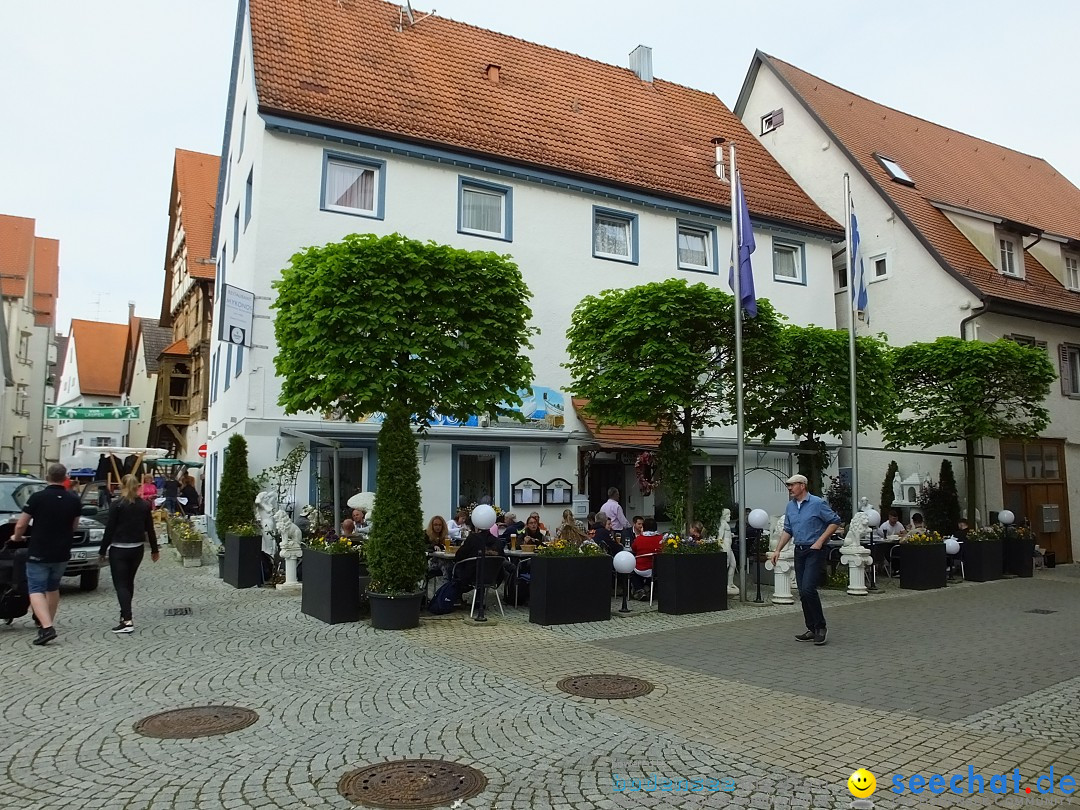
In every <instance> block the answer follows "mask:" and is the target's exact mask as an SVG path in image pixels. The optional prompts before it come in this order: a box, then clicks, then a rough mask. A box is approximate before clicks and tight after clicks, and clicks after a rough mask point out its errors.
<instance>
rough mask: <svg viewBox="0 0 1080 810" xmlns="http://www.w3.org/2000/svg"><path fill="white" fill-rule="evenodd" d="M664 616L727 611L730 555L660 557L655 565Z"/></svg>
mask: <svg viewBox="0 0 1080 810" xmlns="http://www.w3.org/2000/svg"><path fill="white" fill-rule="evenodd" d="M653 568H654V569H655V572H656V584H655V588H656V594H657V601H658V603H659V608H658V609H659V611H660V612H661V613H708V612H709V611H713V610H727V554H725V553H724V552H723V551H721V552H718V553H716V554H658V555H657V556H656V559H655V560H654V562H653Z"/></svg>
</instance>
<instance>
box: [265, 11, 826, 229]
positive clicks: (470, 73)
mask: <svg viewBox="0 0 1080 810" xmlns="http://www.w3.org/2000/svg"><path fill="white" fill-rule="evenodd" d="M249 7H250V14H251V29H252V41H253V49H254V64H255V76H256V84H257V89H258V94H259V110H260V112H261V113H262V114H267V115H268V114H278V115H283V116H286V117H291V118H296V119H304V120H308V121H315V122H322V123H328V124H331V125H336V126H340V127H343V128H346V129H350V130H353V131H357V132H366V133H373V134H384V135H390V136H392V137H395V138H399V139H402V138H403V139H406V140H409V141H413V142H416V143H420V144H432V145H440V146H445V147H449V148H451V149H453V150H455V151H458V152H461V153H471V154H478V155H485V156H491V157H494V158H497V159H501V160H504V161H507V162H510V163H514V164H517V165H521V166H526V167H537V168H540V169H546V170H552V171H556V172H558V173H560V174H563V175H568V176H573V177H579V178H585V179H592V180H595V181H599V182H602V183H606V184H611V185H616V186H621V187H625V188H628V189H633V190H637V191H641V192H647V193H652V194H656V195H660V196H663V197H666V198H669V199H673V200H682V201H690V202H694V203H698V204H705V205H708V206H711V207H716V208H721V209H725V210H730V193H731V192H730V187H729V186H728V184H726V183H722V182H720V181H719V180H718V179H717V178H716V175H715V171H714V166H713V164H714V161H715V152H714V147H713V145H712V144H711V143H710V141H711V139H713V138H715V137H717V136H723V137H725V138H728V139H729V140H731V139H734V140H735V142H736V144H737V145H738V147H739V155H740V167H741V170H742V174H743V185H744V186H745V188H746V196H747V200H748V204H749V207H750V211H751V212H752V213H753V214H754V215H755V216H756V217H758V218H764V219H768V220H773V221H777V222H783V223H790V224H793V225H797V226H803V227H805V228H809V229H811V230H817V231H824V232H826V233H827V234H829V235H835V234H837V232H838V230H839V227H838V225H837V224H836V223H835V222H834V221H833V220H832V219H831V218H830V217H829V216H828V215H827V214H825V213H824V212H823V211H822V210H821V209H820V208H818V207H817V205H815V204H814V202H813V201H811V200H810V199H809V197H807V196H806V194H805V193H804V192H803V191H802V189H800V188H799V186H798V185H797V184H796V183H795V181H794V180H792V179H791V177H789V176H788V175H787V173H786V172H784V170H783V169H781V168H780V166H779V164H777V163H776V161H775V160H774V159H773V158H772V156H771V155H770V154H769V153H768V152H767V151H766V150H765V149H764V147H762V146H761V145H760V144H759V143H758V141H757V140H756V139H755V138H754V137H753V136H752V135H751V134H750V132H749V131H747V130H746V128H745V127H744V126H743V125H742V123H741V122H740V121H739V119H738V118H737V117H736V116H735V115H734V114H733V113H732V112H731V111H730V110H729V109H728V108H727V107H726V106H724V104H723V103H722V102H721V101H720V100H719V99H718V98H717V97H716V96H714V95H712V94H710V93H705V92H701V91H699V90H692V89H690V88H687V87H682V86H680V85H677V84H673V83H671V82H667V81H663V80H660V79H657V80H655V81H653V82H645V81H642V80H640V79H638V78H637V76H636V75H635V74H634V73H633V72H632V71H631V70H629V69H628V68H621V67H614V66H612V65H607V64H603V63H601V62H596V61H593V60H591V59H586V58H584V57H581V56H577V55H574V54H570V53H566V52H564V51H559V50H555V49H554V48H548V47H545V46H542V45H536V44H533V43H530V42H525V41H523V40H520V39H515V38H514V37H510V36H506V35H503V34H499V33H495V32H493V31H486V30H484V29H481V28H476V27H474V26H471V25H466V24H464V23H459V22H454V21H453V20H449V19H445V18H443V17H438V16H431V17H427V18H425V19H423V20H422V21H421V22H418V23H417V24H416V25H414V26H408V25H406V27H405V30H404V31H401V32H399V31H398V30H397V28H398V23H399V14H400V6H399V5H398V4H396V3H384V2H380V0H352V2H339V0H309V1H308V2H304V3H298V2H295V0H250V3H249ZM417 14H418V16H419V12H417ZM328 32H333V36H329V35H328ZM489 65H497V66H499V67H498V70H497V71H493V73H497V80H492V79H491V78H489V73H488V71H487V68H488V66H489Z"/></svg>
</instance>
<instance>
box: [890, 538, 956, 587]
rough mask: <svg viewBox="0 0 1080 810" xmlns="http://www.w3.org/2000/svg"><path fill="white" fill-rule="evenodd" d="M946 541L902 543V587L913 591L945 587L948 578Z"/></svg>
mask: <svg viewBox="0 0 1080 810" xmlns="http://www.w3.org/2000/svg"><path fill="white" fill-rule="evenodd" d="M946 558H947V555H946V554H945V544H944V543H930V544H926V545H924V544H917V545H911V544H908V543H901V544H900V587H901V588H907V589H908V590H912V591H928V590H931V589H932V588H944V587H945V580H946V575H947V571H946Z"/></svg>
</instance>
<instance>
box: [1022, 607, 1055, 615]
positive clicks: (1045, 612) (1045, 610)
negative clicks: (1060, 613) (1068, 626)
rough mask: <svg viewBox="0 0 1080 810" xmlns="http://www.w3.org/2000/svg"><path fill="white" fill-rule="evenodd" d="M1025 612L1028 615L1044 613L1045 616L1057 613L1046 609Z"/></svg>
mask: <svg viewBox="0 0 1080 810" xmlns="http://www.w3.org/2000/svg"><path fill="white" fill-rule="evenodd" d="M1025 612H1026V613H1042V614H1044V615H1045V614H1048V613H1057V611H1056V610H1047V609H1046V608H1035V609H1034V610H1028V611H1025Z"/></svg>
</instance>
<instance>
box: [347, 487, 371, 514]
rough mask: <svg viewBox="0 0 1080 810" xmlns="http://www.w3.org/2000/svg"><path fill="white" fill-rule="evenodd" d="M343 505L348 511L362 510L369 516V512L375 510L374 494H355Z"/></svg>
mask: <svg viewBox="0 0 1080 810" xmlns="http://www.w3.org/2000/svg"><path fill="white" fill-rule="evenodd" d="M345 503H346V505H348V507H349V508H350V509H363V510H364V511H365V512H366V513H368V514H370V513H371V510H372V509H374V508H375V493H374V492H357V493H356V494H355V495H353V496H352V497H351V498H349V500H347V501H346V502H345Z"/></svg>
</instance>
